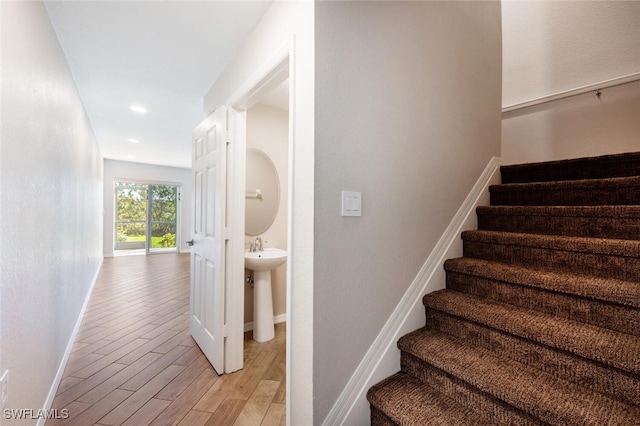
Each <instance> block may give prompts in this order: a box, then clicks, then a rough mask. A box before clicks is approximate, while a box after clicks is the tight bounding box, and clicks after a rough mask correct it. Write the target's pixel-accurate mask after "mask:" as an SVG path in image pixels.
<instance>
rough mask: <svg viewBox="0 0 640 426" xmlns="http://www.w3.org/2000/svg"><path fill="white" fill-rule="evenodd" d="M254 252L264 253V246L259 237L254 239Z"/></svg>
mask: <svg viewBox="0 0 640 426" xmlns="http://www.w3.org/2000/svg"><path fill="white" fill-rule="evenodd" d="M255 251H264V245H263V244H262V238H260V237H256V244H255Z"/></svg>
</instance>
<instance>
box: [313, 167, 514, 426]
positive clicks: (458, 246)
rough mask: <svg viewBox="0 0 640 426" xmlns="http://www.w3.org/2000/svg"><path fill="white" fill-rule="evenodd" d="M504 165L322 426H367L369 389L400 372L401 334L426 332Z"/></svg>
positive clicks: (479, 188) (482, 181) (475, 197)
mask: <svg viewBox="0 0 640 426" xmlns="http://www.w3.org/2000/svg"><path fill="white" fill-rule="evenodd" d="M500 165H502V160H501V159H499V158H497V157H493V158H492V159H491V160H490V161H489V164H487V166H486V167H485V169H484V171H483V172H482V174H481V175H480V178H479V179H478V181H477V182H476V183H475V185H474V186H473V188H472V189H471V192H470V193H469V195H468V196H467V198H466V199H465V200H464V202H463V203H462V205H461V206H460V208H459V209H458V212H457V213H456V215H455V216H454V217H453V220H452V221H451V223H449V226H448V227H447V229H446V230H445V231H444V233H443V234H442V236H441V237H440V240H438V242H437V244H436V246H435V247H434V249H433V251H432V252H431V254H430V255H429V257H428V258H427V260H426V261H425V263H424V264H423V266H422V268H421V269H420V271H419V272H418V275H417V276H416V277H415V279H414V280H413V282H412V283H411V285H410V286H409V288H408V289H407V291H406V292H405V294H404V295H403V297H402V299H401V300H400V302H399V303H398V306H396V308H395V310H394V311H393V313H392V314H391V316H390V317H389V319H388V320H387V322H386V323H385V325H384V326H383V328H382V330H381V331H380V333H379V334H378V336H377V337H376V339H375V341H374V342H373V344H372V345H371V347H370V348H369V351H367V353H366V354H365V356H364V357H363V358H362V360H361V361H360V364H359V365H358V367H357V368H356V370H355V372H354V373H353V375H352V376H351V378H350V379H349V381H348V382H347V385H346V386H345V388H344V389H343V390H342V393H341V394H340V395H339V396H338V399H337V400H336V402H335V403H334V405H333V407H332V408H331V411H329V414H328V415H327V417H326V418H325V419H324V421H323V422H322V425H323V426H336V425H344V424H368V422H369V404H368V402H367V400H366V392H367V390H368V389H369V387H371V386H372V385H374V384H375V383H377V382H379V381H380V380H382V379H383V378H385V377H388V376H390V375H392V374H394V373H396V372H397V371H398V370H399V368H400V351H399V350H398V349H397V347H396V346H395V344H396V342H397V341H398V339H399V338H400V337H401V336H402V335H404V334H406V333H408V332H410V331H413V330H416V329H418V328H420V327H424V324H425V317H424V306H423V305H422V296H424V295H425V294H427V293H431V292H432V291H435V290H438V289H441V288H444V284H445V281H444V280H445V273H444V269H443V268H442V265H443V263H444V261H445V260H446V259H448V258H452V257H460V256H461V255H462V242H461V240H460V233H461V232H462V231H463V230H465V229H475V228H476V223H477V218H476V216H475V209H476V207H477V206H479V205H487V204H488V201H489V193H488V187H489V185H491V184H494V183H499V180H500V172H499V170H500Z"/></svg>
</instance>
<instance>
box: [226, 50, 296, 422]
mask: <svg viewBox="0 0 640 426" xmlns="http://www.w3.org/2000/svg"><path fill="white" fill-rule="evenodd" d="M292 49H293V47H292V45H287V46H284V47H283V49H282V50H281V51H279V52H278V53H277V54H276V55H274V56H273V57H272V58H271V59H270V61H268V62H267V63H265V64H264V65H263V67H261V68H260V69H258V70H257V71H256V74H255V75H254V76H253V77H252V78H251V79H250V80H249V81H247V82H245V84H243V85H242V86H241V87H240V88H239V89H238V90H237V92H236V93H235V94H234V95H233V96H232V97H231V99H230V100H229V103H228V105H229V106H230V107H231V108H232V109H233V110H234V111H236V112H237V114H236V115H235V118H234V121H233V123H232V129H234V130H235V131H234V134H235V135H237V140H236V142H237V144H236V146H238V147H241V149H242V150H243V152H244V154H243V155H242V157H243V158H242V160H240V162H241V164H242V166H243V167H242V168H241V169H242V170H240V169H238V170H237V172H238V174H236V175H235V179H241V180H242V183H243V185H241V187H242V189H243V191H245V193H243V194H242V195H243V200H242V208H236V209H235V211H236V212H240V211H241V212H242V217H236V220H242V221H244V219H245V211H244V210H245V206H246V203H245V201H246V200H244V196H245V195H246V193H248V192H251V191H255V189H256V188H253V189H251V188H248V187H246V188H245V185H244V184H245V183H246V173H245V172H246V170H245V168H244V166H246V149H247V147H248V146H249V144H250V143H252V142H250V141H249V140H248V139H249V138H248V133H249V132H250V131H251V129H250V126H252V123H251V122H250V120H252V116H255V112H256V111H255V110H254V111H251V110H252V108H254V107H256V108H257V109H261V110H262V111H263V112H265V111H266V110H270V111H271V112H274V110H278V109H279V110H280V111H279V113H278V112H276V114H277V115H280V116H284V117H286V124H285V128H286V132H285V137H284V138H285V140H286V149H285V150H284V151H281V152H280V153H275V154H274V155H275V156H276V157H278V158H276V161H277V162H278V163H279V168H284V171H283V172H282V173H279V181H280V185H279V187H280V192H281V194H282V197H281V198H282V201H281V204H282V203H284V204H282V205H283V206H284V209H285V211H286V214H285V215H284V216H281V217H280V219H281V220H282V219H283V221H284V223H285V224H286V225H284V226H283V225H282V224H279V225H276V227H275V228H274V231H275V229H276V228H278V227H280V228H282V227H284V231H279V232H280V233H279V234H278V235H277V236H275V237H273V238H272V237H270V236H269V237H267V238H265V239H266V241H267V243H265V244H266V246H267V247H269V246H271V247H277V246H278V245H280V246H281V247H277V248H282V249H286V250H287V253H288V255H287V262H286V263H285V264H284V265H283V266H282V267H281V268H282V269H281V271H280V272H278V271H275V272H274V274H273V275H272V278H274V279H275V281H279V282H282V281H283V280H284V282H285V285H284V288H281V287H280V286H281V284H276V286H274V287H272V291H273V293H272V294H273V295H274V296H275V297H274V299H276V302H275V303H274V305H276V304H278V303H280V301H281V300H282V297H284V299H285V307H284V310H283V311H282V312H281V313H280V312H279V311H281V309H280V307H278V306H274V308H275V309H274V322H276V328H281V329H282V328H284V329H285V339H286V345H285V346H286V357H285V371H286V379H285V382H286V385H285V389H286V413H287V418H289V417H290V412H291V404H290V401H291V392H290V390H291V383H292V379H291V376H292V374H291V364H292V363H291V361H290V360H291V357H292V351H291V347H292V345H293V339H292V337H291V336H292V328H293V327H292V325H291V324H290V323H289V321H290V319H291V318H292V311H291V306H292V304H291V301H292V287H293V284H292V273H291V271H292V266H291V265H292V264H293V262H294V253H293V252H292V245H291V242H292V228H293V227H292V222H293V214H292V204H293V203H292V197H291V194H292V188H293V183H292V176H293V173H292V170H293V148H292V147H293V145H294V136H293V135H294V133H293V123H294V122H295V117H294V116H293V114H294V113H295V112H294V111H295V110H294V109H293V108H292V107H291V105H293V101H292V90H291V86H292V84H293V82H294V81H295V76H293V75H290V54H291V52H292ZM275 98H277V99H279V101H276V100H275ZM274 103H275V104H274ZM276 105H279V107H276ZM266 115H268V114H263V117H264V116H266ZM253 119H255V117H253ZM268 125H270V124H269V123H268V122H267V123H265V126H268ZM258 127H259V126H258ZM265 131H268V130H265ZM263 135H264V133H263ZM256 137H257V140H258V143H264V142H265V141H266V138H261V134H260V131H258V133H257V134H256ZM265 149H268V150H269V151H270V150H271V148H270V147H265ZM268 155H269V157H270V156H271V153H269V154H268ZM239 157H240V156H239ZM283 158H286V159H283ZM277 220H278V219H275V221H277ZM283 235H286V237H284V239H283ZM244 237H245V242H247V243H251V242H254V239H255V237H256V236H253V235H246V234H245V235H244ZM246 248H248V247H245V249H246ZM235 253H236V255H237V256H241V257H240V258H241V259H242V260H243V261H244V254H243V253H241V252H238V251H236V252H235ZM246 277H247V270H246V269H245V275H244V278H245V281H246ZM247 285H248V283H246V282H245V283H244V285H243V286H242V287H241V289H242V293H245V291H244V290H245V288H246V287H247ZM246 293H247V294H250V293H252V292H250V291H246ZM251 296H252V294H251V295H250V296H249V297H244V295H243V297H242V299H244V304H245V309H244V311H245V313H246V311H251V312H252V311H253V309H252V300H251V299H250V297H251ZM238 302H239V303H243V302H242V300H240V301H238ZM250 304H251V305H250ZM234 306H237V305H234ZM250 306H251V307H250ZM248 320H249V317H248V316H245V317H244V321H245V329H250V328H251V327H252V324H251V321H248ZM277 335H278V334H277V333H276V339H277Z"/></svg>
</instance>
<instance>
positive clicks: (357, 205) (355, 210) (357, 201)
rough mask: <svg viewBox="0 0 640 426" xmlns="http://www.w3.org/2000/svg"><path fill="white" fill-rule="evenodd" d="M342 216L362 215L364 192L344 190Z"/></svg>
mask: <svg viewBox="0 0 640 426" xmlns="http://www.w3.org/2000/svg"><path fill="white" fill-rule="evenodd" d="M342 216H362V192H357V191H342Z"/></svg>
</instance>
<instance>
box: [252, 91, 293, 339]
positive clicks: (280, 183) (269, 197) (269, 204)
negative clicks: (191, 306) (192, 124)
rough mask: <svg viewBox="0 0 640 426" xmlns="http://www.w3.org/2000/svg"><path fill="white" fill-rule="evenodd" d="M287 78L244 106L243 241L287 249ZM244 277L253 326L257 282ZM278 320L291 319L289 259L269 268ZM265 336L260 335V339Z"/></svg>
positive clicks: (274, 317) (276, 322)
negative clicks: (249, 105) (247, 107)
mask: <svg viewBox="0 0 640 426" xmlns="http://www.w3.org/2000/svg"><path fill="white" fill-rule="evenodd" d="M288 101H289V81H288V80H286V81H284V82H283V83H281V84H280V85H278V86H277V87H276V88H274V89H273V90H272V91H270V92H269V93H267V94H266V95H265V96H264V97H262V98H261V99H260V100H259V101H258V102H257V103H256V104H254V105H253V106H251V107H250V108H249V109H248V110H247V112H246V150H247V155H246V159H247V160H246V196H245V245H246V247H248V248H250V247H252V246H253V247H254V248H255V247H256V242H257V241H262V244H260V246H261V247H264V249H265V250H267V249H279V250H283V251H285V252H286V251H288V244H287V238H288V223H289V221H288V206H289V194H288V191H287V189H288V186H287V182H288V180H289V173H288V169H289V108H288V106H289V103H288ZM246 274H247V279H245V297H244V299H245V300H244V302H245V305H244V307H245V309H244V323H245V331H250V330H255V325H256V323H255V320H256V318H255V316H256V315H255V314H254V310H255V309H254V308H255V306H256V302H257V300H256V297H255V296H256V295H257V292H256V290H257V289H256V288H255V286H256V285H257V284H258V283H257V282H255V280H254V278H255V277H254V276H253V274H252V272H251V271H250V270H247V271H246ZM271 296H272V297H271V298H272V307H273V321H274V324H279V323H283V322H286V320H287V265H286V263H284V264H282V265H280V266H278V267H276V268H274V269H272V270H271ZM261 339H262V338H257V339H256V340H258V341H260V340H261Z"/></svg>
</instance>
